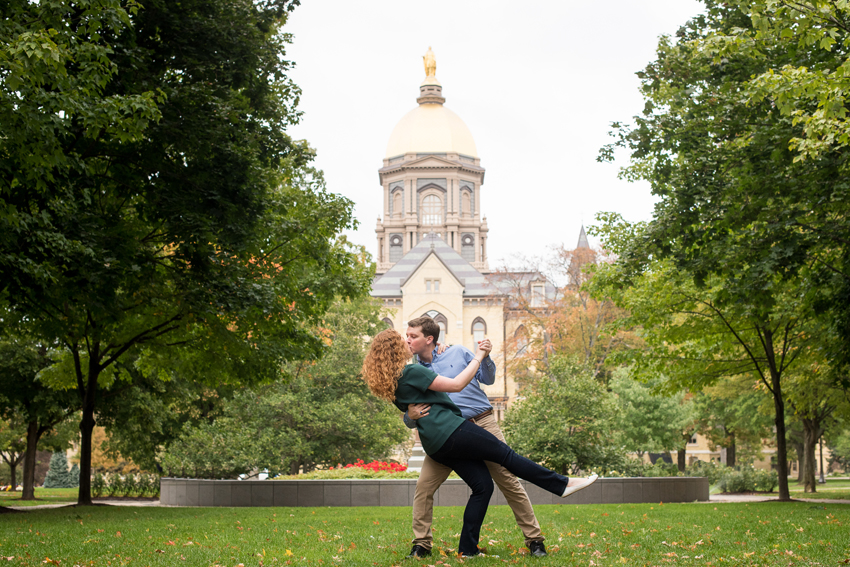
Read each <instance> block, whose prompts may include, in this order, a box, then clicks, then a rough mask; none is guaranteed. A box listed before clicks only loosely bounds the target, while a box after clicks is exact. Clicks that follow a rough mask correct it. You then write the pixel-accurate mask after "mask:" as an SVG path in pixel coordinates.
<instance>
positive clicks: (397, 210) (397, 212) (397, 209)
mask: <svg viewBox="0 0 850 567" xmlns="http://www.w3.org/2000/svg"><path fill="white" fill-rule="evenodd" d="M402 212H403V211H402V206H401V191H396V192H395V193H393V216H396V217H400V216H401V213H402Z"/></svg>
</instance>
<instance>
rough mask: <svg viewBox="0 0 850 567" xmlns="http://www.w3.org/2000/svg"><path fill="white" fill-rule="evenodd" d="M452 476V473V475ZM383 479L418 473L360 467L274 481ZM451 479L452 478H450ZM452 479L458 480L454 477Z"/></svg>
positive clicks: (298, 475) (285, 476) (417, 474)
mask: <svg viewBox="0 0 850 567" xmlns="http://www.w3.org/2000/svg"><path fill="white" fill-rule="evenodd" d="M452 475H454V473H452ZM383 478H419V473H418V472H413V471H404V472H389V471H374V470H369V469H364V468H360V467H351V468H338V469H330V470H322V471H311V472H308V473H304V474H290V475H280V476H276V477H275V480H313V479H323V480H333V479H337V480H343V479H383ZM450 478H452V477H450ZM454 478H458V477H457V476H455V477H454Z"/></svg>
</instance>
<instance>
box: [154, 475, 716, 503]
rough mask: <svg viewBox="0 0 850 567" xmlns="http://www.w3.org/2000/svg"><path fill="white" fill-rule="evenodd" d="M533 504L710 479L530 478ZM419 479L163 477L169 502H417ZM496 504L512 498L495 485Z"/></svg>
mask: <svg viewBox="0 0 850 567" xmlns="http://www.w3.org/2000/svg"><path fill="white" fill-rule="evenodd" d="M520 482H522V484H523V486H525V490H526V492H528V496H529V498H530V499H531V503H532V504H623V503H641V502H645V503H651V502H694V501H700V502H706V501H708V479H707V478H698V477H693V478H692V477H669V478H601V479H599V480H598V481H596V482H595V483H594V484H593V485H591V486H589V487H588V488H585V489H584V490H580V491H578V492H576V493H574V494H571V495H570V496H568V497H567V498H559V497H557V496H554V495H553V494H550V493H549V492H546V491H545V490H543V489H541V488H538V487H537V486H535V485H533V484H531V483H528V482H525V481H520ZM415 490H416V479H400V480H241V481H240V480H191V479H181V478H163V479H162V480H161V492H160V502H161V503H162V505H163V506H307V507H316V506H412V505H413V493H414V491H415ZM468 497H469V488H468V487H467V486H466V484H465V483H464V482H463V481H462V480H455V479H452V480H447V481H446V482H445V483H444V484H443V485H442V486H441V487H440V489H439V490H438V491H437V494H436V495H435V497H434V505H435V506H463V505H465V504H466V500H467V498H468ZM490 504H491V505H499V504H507V502H505V498H504V497H503V496H502V493H501V492H499V490H498V489H497V490H495V491H494V493H493V498H492V499H491V500H490Z"/></svg>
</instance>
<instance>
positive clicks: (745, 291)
mask: <svg viewBox="0 0 850 567" xmlns="http://www.w3.org/2000/svg"><path fill="white" fill-rule="evenodd" d="M704 3H705V6H706V9H705V11H704V13H702V14H700V15H698V16H696V17H694V18H693V19H692V20H691V21H689V22H687V23H686V24H685V25H684V26H683V27H682V28H681V29H680V30H679V32H678V34H677V39H676V41H675V42H674V41H671V40H670V38H666V37H665V38H662V39H661V41H660V43H659V46H658V50H657V58H656V60H655V61H653V62H652V63H650V64H649V65H648V66H647V67H646V69H645V70H644V71H642V72H641V73H639V76H640V78H641V80H642V87H641V89H642V93H643V96H644V98H645V100H646V105H645V108H644V112H643V114H642V115H640V116H637V117H635V119H634V121H635V123H634V126H633V127H624V126H623V125H620V124H616V125H615V126H616V127H617V130H618V136H619V138H618V142H616V143H615V144H613V145H612V146H609V147H607V148H605V149H604V150H603V152H602V156H601V159H609V158H611V157H612V156H613V151H614V149H615V148H616V147H617V146H620V147H624V148H626V149H628V150H629V151H630V152H631V159H632V165H631V166H630V167H628V168H626V170H625V171H624V176H625V177H626V178H629V179H644V180H647V181H649V183H650V184H651V186H652V190H653V192H654V193H655V195H657V196H658V197H659V199H660V201H659V203H658V204H657V205H656V209H655V213H654V217H653V220H652V222H650V223H649V224H648V225H647V227H646V230H645V231H643V232H642V234H641V236H640V239H639V241H636V242H635V243H634V246H631V247H630V248H628V249H624V250H623V254H622V255H621V257H620V262H621V263H623V264H626V265H630V266H632V267H635V270H636V271H641V270H642V268H638V267H637V266H639V265H643V266H645V265H646V264H647V263H648V261H649V259H650V258H651V259H653V260H657V259H663V260H669V261H670V262H671V263H672V264H671V265H672V267H673V269H675V270H678V271H682V272H684V273H687V274H689V276H688V277H690V278H691V279H692V282H693V284H694V285H696V286H697V288H700V289H714V290H717V291H718V293H714V294H712V295H711V297H710V301H709V302H708V303H706V304H705V305H711V306H712V307H711V309H713V310H715V311H716V312H717V313H718V315H719V314H720V313H724V318H726V319H728V317H730V316H731V312H735V315H734V317H735V319H737V320H738V321H739V322H740V323H741V324H743V325H744V327H740V326H739V327H735V326H734V325H727V328H728V329H729V331H730V333H731V332H732V329H733V328H735V329H737V330H736V331H735V332H736V333H738V331H740V330H743V329H744V328H745V329H753V330H755V334H753V335H752V337H751V338H752V340H750V339H746V338H745V336H744V335H742V334H740V333H738V335H739V336H740V337H741V339H742V340H738V339H736V340H737V342H738V344H739V345H740V347H741V348H742V349H744V350H745V351H747V350H748V351H749V352H750V354H749V355H748V356H749V358H750V361H751V366H752V368H751V370H752V371H754V372H755V373H756V375H757V376H759V377H760V378H761V379H763V380H764V382H765V384H766V385H767V386H768V387H769V388H770V390H771V391H772V392H773V395H774V406H775V407H774V412H775V420H776V428H777V433H776V435H777V452H778V460H779V463H778V466H779V471H778V472H779V481H780V485H779V492H780V498H781V499H787V498H789V494H788V490H787V470H786V464H785V446H784V445H785V436H784V431H783V427H784V414H785V408H784V396H783V395H782V392H781V385H782V384H781V382H782V374H783V372H784V371H785V370H787V366H788V363H789V362H791V361H793V360H794V358H795V357H796V352H797V351H796V350H795V347H793V346H792V343H793V342H794V341H795V340H796V337H799V338H802V337H804V336H805V334H801V332H802V331H803V326H801V323H803V322H805V321H808V320H810V319H811V317H812V316H813V314H814V313H819V312H820V311H822V310H823V309H822V308H817V309H816V308H814V307H812V305H817V304H820V305H821V306H824V305H829V306H831V310H832V312H833V314H834V315H835V317H834V321H835V324H834V325H833V328H834V329H836V330H837V329H838V328H839V327H840V326H841V325H843V324H844V323H841V321H842V319H841V317H840V315H841V314H842V313H843V312H844V307H843V305H844V304H843V303H842V302H838V301H835V298H837V297H840V296H842V294H845V295H846V293H847V290H848V289H850V288H848V287H847V281H846V278H845V277H844V275H843V274H844V273H845V272H846V270H845V268H844V259H845V257H846V242H847V239H846V234H847V228H848V224H847V223H848V215H847V213H848V209H847V203H848V202H850V199H848V195H847V191H848V189H850V184H848V182H847V175H846V161H847V160H846V152H844V151H840V150H839V148H833V149H834V150H835V151H825V152H821V153H818V154H814V153H809V154H806V158H807V159H799V158H800V157H801V154H799V153H797V148H798V147H799V146H798V145H795V144H796V142H795V140H800V139H801V138H803V137H805V135H806V134H805V131H804V126H803V124H802V123H801V122H800V121H799V120H798V119H797V115H796V112H797V111H799V112H801V113H806V112H809V111H812V110H814V109H815V107H816V106H817V103H816V102H814V101H815V99H816V98H817V97H814V98H812V97H807V96H799V93H797V92H796V91H795V90H794V89H793V88H786V89H784V90H783V89H781V88H779V89H777V90H774V91H773V92H772V93H766V92H765V91H764V90H763V89H762V90H759V84H758V81H757V80H755V79H754V77H762V78H763V79H764V78H767V77H769V76H770V75H771V74H772V73H775V70H776V69H778V68H784V67H785V66H788V65H793V66H800V65H805V66H806V67H808V68H811V69H814V70H817V72H827V71H828V70H829V69H835V68H836V67H838V66H840V65H842V64H843V63H844V62H845V60H846V57H847V54H848V53H849V52H850V45H844V44H841V45H839V44H837V43H836V44H833V45H831V49H830V50H827V49H824V48H822V46H821V45H817V44H812V43H811V42H808V41H795V39H794V37H793V36H794V33H795V29H796V28H795V27H794V26H789V27H788V29H780V28H775V27H772V26H771V25H767V26H764V25H762V24H763V22H762V21H761V19H760V18H761V17H762V16H760V15H759V12H758V9H757V7H755V4H760V5H762V7H767V8H769V9H771V10H772V9H774V8H776V7H777V6H779V5H780V4H788V5H791V4H798V3H796V2H794V3H783V2H776V1H773V0H767V1H765V2H760V3H754V2H744V1H741V2H732V3H727V2H718V1H715V0H705V2H704ZM799 4H806V3H799ZM759 9H760V8H759ZM786 86H788V83H786ZM782 101H785V102H789V103H790V104H791V105H794V106H796V110H795V111H794V112H790V113H789V112H784V111H782V110H780V107H781V106H782V104H783V103H782ZM822 231H828V232H829V235H827V234H826V233H824V232H822ZM842 234H843V235H844V236H842ZM815 282H825V285H824V284H823V283H822V284H820V285H818V284H816V283H815ZM721 290H722V291H721ZM825 291H830V292H831V293H832V296H833V299H832V300H831V301H830V300H824V296H825V295H827V294H825ZM801 298H802V301H800V299H801ZM805 303H810V304H812V305H808V306H807V305H805ZM792 306H793V308H792ZM795 310H796V311H795ZM845 319H846V317H845ZM847 320H850V319H847ZM727 322H729V321H727ZM847 328H848V329H850V327H847ZM745 334H746V333H745ZM789 339H792V340H789ZM825 344H826V345H827V346H829V347H832V346H833V345H834V344H835V341H832V340H829V338H828V337H827V340H826V341H825ZM841 352H842V351H841V349H840V348H834V349H833V354H834V355H840V354H841ZM760 359H761V362H758V360H760Z"/></svg>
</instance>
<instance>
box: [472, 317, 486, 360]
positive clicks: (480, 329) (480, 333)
mask: <svg viewBox="0 0 850 567" xmlns="http://www.w3.org/2000/svg"><path fill="white" fill-rule="evenodd" d="M486 332H487V326H486V325H485V324H484V321H482V320H480V318H479V319H476V321H475V322H474V323H473V324H472V352H475V351H476V350H477V349H478V343H479V342H480V341H483V340H484V333H486Z"/></svg>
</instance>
